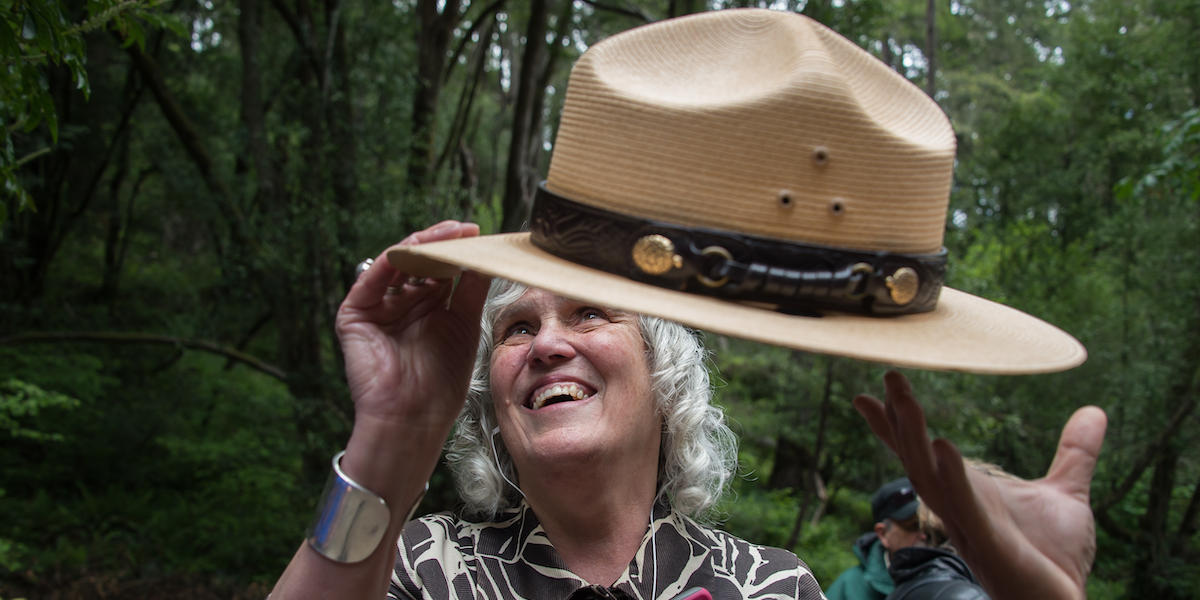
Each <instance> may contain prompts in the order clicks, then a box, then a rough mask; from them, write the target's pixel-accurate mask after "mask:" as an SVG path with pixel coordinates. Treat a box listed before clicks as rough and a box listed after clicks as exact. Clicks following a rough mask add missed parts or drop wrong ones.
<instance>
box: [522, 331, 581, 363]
mask: <svg viewBox="0 0 1200 600" xmlns="http://www.w3.org/2000/svg"><path fill="white" fill-rule="evenodd" d="M572 342H573V339H572V333H571V330H570V328H568V327H564V326H563V324H562V323H559V322H557V321H551V322H544V323H542V326H541V327H540V328H539V329H538V332H537V334H536V335H534V336H533V342H532V343H531V344H529V360H530V362H533V363H543V364H548V363H553V362H557V361H564V360H569V359H571V358H573V357H574V356H575V346H574V344H573V343H572Z"/></svg>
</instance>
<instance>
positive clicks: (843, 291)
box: [531, 183, 946, 315]
mask: <svg viewBox="0 0 1200 600" xmlns="http://www.w3.org/2000/svg"><path fill="white" fill-rule="evenodd" d="M531 230H532V241H533V244H534V245H535V246H537V247H539V248H541V249H542V250H545V251H546V252H549V253H551V254H553V255H555V256H558V257H560V258H563V259H566V260H569V261H571V262H574V263H578V264H581V265H585V266H588V267H592V268H595V269H600V270H602V271H607V272H609V273H613V274H615V275H620V276H623V277H628V278H630V279H634V280H637V281H642V282H645V283H650V284H653V285H657V286H660V287H664V288H669V289H675V290H680V291H684V292H689V293H693V294H702V295H705V296H713V297H716V298H722V299H725V300H737V301H748V302H759V303H766V304H772V305H775V306H776V310H779V311H781V312H787V313H799V314H812V313H814V312H815V311H817V310H820V309H827V310H828V309H833V310H839V311H846V312H856V313H862V314H870V315H895V314H909V313H919V312H927V311H931V310H933V309H934V307H936V306H937V300H938V296H939V295H940V293H941V289H942V283H943V281H944V280H945V274H946V250H945V249H944V248H943V249H942V251H941V252H939V253H937V254H925V255H909V254H893V253H890V252H860V251H850V250H840V249H835V248H826V247H821V246H811V245H802V244H796V243H792V242H785V241H780V240H775V239H769V238H760V237H753V236H746V235H740V234H736V233H729V232H725V231H717V230H713V229H706V228H700V227H685V226H680V225H675V224H671V223H663V222H658V221H652V220H649V219H640V218H636V217H631V216H628V215H622V214H618V213H614V212H611V211H607V210H603V209H600V208H596V207H594V206H589V205H586V204H581V203H578V202H574V201H572V200H568V199H566V198H563V197H562V196H558V195H556V194H554V193H553V192H550V191H549V190H547V189H546V187H545V184H544V183H543V184H542V185H540V186H538V190H537V194H536V195H535V197H534V202H533V215H532V224H531Z"/></svg>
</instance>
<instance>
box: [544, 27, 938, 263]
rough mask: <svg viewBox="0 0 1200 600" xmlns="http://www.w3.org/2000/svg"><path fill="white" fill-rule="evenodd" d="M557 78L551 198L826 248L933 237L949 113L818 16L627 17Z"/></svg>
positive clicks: (920, 247)
mask: <svg viewBox="0 0 1200 600" xmlns="http://www.w3.org/2000/svg"><path fill="white" fill-rule="evenodd" d="M567 89H568V92H567V100H566V103H565V106H564V108H563V115H562V122H561V124H560V126H559V130H558V137H557V140H556V143H555V148H554V156H553V159H552V161H551V163H550V172H549V176H548V178H547V184H546V185H547V188H548V189H549V190H550V191H551V192H553V193H555V194H557V195H560V196H563V197H566V198H569V199H571V200H573V201H575V202H580V203H584V204H592V205H598V206H603V207H604V208H605V209H607V210H609V211H615V212H619V213H624V214H626V215H633V216H638V217H643V218H646V219H653V220H656V221H666V222H671V223H677V224H681V225H688V226H695V227H707V228H713V229H722V230H737V231H739V232H741V233H744V234H748V235H754V236H763V237H767V238H772V239H777V240H787V241H792V242H801V243H807V244H817V245H823V246H831V247H836V248H846V249H855V250H872V251H889V252H900V253H916V254H930V253H936V252H938V251H939V250H940V248H941V246H942V235H943V231H944V227H945V217H946V207H947V202H948V198H949V193H950V182H951V172H952V169H953V163H954V133H953V131H952V129H951V127H950V123H949V121H948V120H947V118H946V116H945V114H944V113H942V111H941V110H940V109H939V108H938V106H937V105H936V104H935V103H934V102H933V101H932V100H930V99H929V98H928V97H927V96H925V94H924V93H923V92H921V90H920V89H918V88H917V87H916V86H914V85H912V84H911V83H909V82H908V81H906V80H905V79H904V78H903V77H901V76H900V75H898V74H897V73H895V72H894V71H892V70H891V69H889V68H888V67H887V66H885V65H884V64H883V63H882V62H880V61H879V60H877V59H876V58H874V57H873V56H871V55H870V54H868V53H867V52H866V51H864V50H862V49H861V48H859V47H857V46H855V45H854V44H853V43H851V42H850V41H849V40H846V39H845V38H843V37H841V36H839V35H838V34H836V33H834V32H832V31H830V30H829V29H828V28H826V27H824V26H823V25H820V24H819V23H817V22H815V21H812V20H810V19H807V18H804V17H800V16H799V15H795V14H789V13H780V12H773V11H767V10H738V11H723V12H714V13H705V14H701V15H696V16H693V17H689V18H686V19H678V20H674V21H668V22H664V23H660V24H656V25H653V26H650V27H643V28H639V29H635V30H632V31H629V32H626V33H624V34H622V35H620V36H616V37H614V38H610V39H609V40H606V41H605V42H602V43H600V44H598V45H596V46H595V47H593V48H592V49H591V50H589V52H587V53H586V54H585V55H584V56H583V57H582V58H581V59H580V60H579V61H578V62H577V63H576V65H575V68H574V70H573V71H572V72H571V79H570V83H569V85H568V88H567Z"/></svg>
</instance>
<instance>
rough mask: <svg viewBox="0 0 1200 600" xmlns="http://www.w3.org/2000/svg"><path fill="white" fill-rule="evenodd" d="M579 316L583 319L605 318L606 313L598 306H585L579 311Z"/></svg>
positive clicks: (606, 316)
mask: <svg viewBox="0 0 1200 600" xmlns="http://www.w3.org/2000/svg"><path fill="white" fill-rule="evenodd" d="M579 317H580V319H582V320H584V321H594V320H596V319H607V318H608V315H606V314H605V313H604V311H602V310H600V309H598V308H585V309H583V310H581V311H579Z"/></svg>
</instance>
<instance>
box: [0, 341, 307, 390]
mask: <svg viewBox="0 0 1200 600" xmlns="http://www.w3.org/2000/svg"><path fill="white" fill-rule="evenodd" d="M60 342H95V343H101V344H158V345H163V346H174V347H177V348H189V349H192V350H200V351H202V352H208V353H211V354H217V355H220V356H224V357H226V358H228V359H229V360H232V361H236V362H239V363H242V364H244V365H246V366H248V367H250V368H251V369H254V370H255V371H258V372H260V373H263V374H266V375H270V376H271V377H274V378H275V379H278V380H279V381H282V382H285V383H286V382H287V373H285V372H284V371H283V369H280V368H279V367H276V366H274V365H271V364H268V363H266V362H264V361H262V360H260V359H258V358H255V357H253V356H251V355H249V354H246V353H245V352H241V351H239V350H235V349H233V348H228V347H226V346H222V345H220V344H216V343H214V342H208V341H204V340H189V339H186V338H180V337H173V336H168V335H155V334H151V333H131V332H124V331H67V332H27V333H18V334H15V335H10V336H7V337H3V338H0V346H15V345H18V344H44V343H60Z"/></svg>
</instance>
